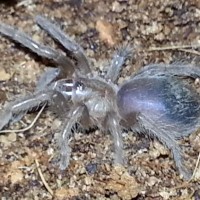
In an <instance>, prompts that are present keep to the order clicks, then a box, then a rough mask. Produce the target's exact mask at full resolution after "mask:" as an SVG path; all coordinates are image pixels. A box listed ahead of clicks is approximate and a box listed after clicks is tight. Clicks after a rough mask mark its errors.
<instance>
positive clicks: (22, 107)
mask: <svg viewBox="0 0 200 200" xmlns="http://www.w3.org/2000/svg"><path fill="white" fill-rule="evenodd" d="M59 97H60V96H59ZM64 100H65V98H64V97H63V98H61V97H60V98H59V100H58V92H57V91H53V90H51V91H47V92H44V91H42V92H38V93H35V94H33V95H31V96H29V97H24V98H21V99H19V100H17V101H14V102H10V103H8V105H7V106H6V107H5V108H4V110H3V111H1V113H0V130H1V129H2V128H3V127H5V126H6V125H7V124H9V123H10V122H13V121H15V122H16V121H18V120H20V119H21V118H22V117H23V116H24V114H26V113H27V112H28V111H31V110H32V109H35V108H36V109H37V108H38V107H40V106H42V105H44V104H45V103H48V104H50V105H51V104H52V103H55V104H56V105H57V107H59V106H62V107H63V109H62V110H63V112H64V111H65V108H66V109H67V107H66V106H63V104H64V103H65V102H66V101H64ZM63 101H64V102H63ZM58 114H60V113H58Z"/></svg>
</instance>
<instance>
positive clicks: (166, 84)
mask: <svg viewBox="0 0 200 200" xmlns="http://www.w3.org/2000/svg"><path fill="white" fill-rule="evenodd" d="M191 89H192V88H189V87H187V86H186V85H185V84H183V82H181V81H180V80H178V81H177V80H175V79H173V78H169V77H155V78H140V79H132V80H130V81H129V82H127V83H125V84H124V85H122V86H121V88H120V89H119V91H118V94H117V106H118V111H119V114H120V116H121V118H122V119H123V120H125V121H126V123H127V124H128V125H130V126H132V125H134V123H135V122H136V116H137V114H143V115H145V116H147V117H148V118H149V119H151V120H153V121H154V122H156V121H157V120H158V119H159V120H161V121H162V122H164V123H165V124H169V125H170V124H172V123H173V124H177V128H178V126H179V128H180V129H183V130H184V126H193V125H194V124H195V123H196V119H197V118H198V117H199V112H200V109H199V100H198V99H199V97H198V96H196V95H195V93H194V91H192V90H191Z"/></svg>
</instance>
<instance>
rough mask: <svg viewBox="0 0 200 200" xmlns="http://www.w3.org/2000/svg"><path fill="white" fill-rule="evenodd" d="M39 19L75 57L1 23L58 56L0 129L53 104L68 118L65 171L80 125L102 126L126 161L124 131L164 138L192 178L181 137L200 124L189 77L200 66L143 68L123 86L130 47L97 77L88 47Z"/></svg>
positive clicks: (44, 53)
mask: <svg viewBox="0 0 200 200" xmlns="http://www.w3.org/2000/svg"><path fill="white" fill-rule="evenodd" d="M36 23H37V24H38V25H39V26H40V27H41V28H42V29H44V30H45V31H46V32H48V34H49V35H50V36H51V37H52V38H54V39H55V40H56V41H58V42H59V43H60V44H61V45H62V46H63V47H64V48H65V49H66V50H67V51H69V52H71V54H72V55H73V58H74V60H75V61H74V60H72V59H70V58H68V57H67V56H66V55H65V54H64V53H59V52H57V51H55V50H54V49H52V48H50V47H47V46H44V45H42V44H38V43H37V42H35V41H33V40H32V39H31V38H30V37H29V36H27V35H26V34H25V33H23V32H21V31H19V30H17V29H16V28H13V27H11V26H8V25H5V24H0V33H1V34H2V35H4V36H7V37H9V38H11V39H12V40H14V41H16V42H18V43H20V44H22V45H23V46H25V47H27V48H29V49H30V50H31V51H33V52H34V53H36V54H38V55H39V56H41V57H45V58H47V59H50V60H53V62H54V63H55V64H56V65H57V66H58V68H50V69H48V71H47V72H45V73H44V74H43V75H42V77H41V78H40V80H39V82H38V83H37V87H36V90H35V92H34V93H33V94H32V95H30V96H28V97H24V98H21V99H18V100H16V101H14V102H11V103H9V104H8V105H7V106H6V107H5V109H4V110H3V111H1V113H0V130H1V129H3V128H4V127H5V126H6V125H8V124H9V123H10V122H13V121H14V122H15V121H19V120H20V119H21V118H22V117H23V116H24V115H25V114H26V113H27V112H28V111H30V110H32V109H34V108H38V107H39V106H42V105H44V104H47V105H48V106H49V107H50V108H51V109H52V110H53V111H54V112H55V113H56V114H57V115H58V116H59V117H61V118H62V120H63V129H62V131H61V134H60V141H59V147H60V169H66V167H67V166H68V164H69V159H70V154H71V149H70V147H69V145H68V141H69V137H70V135H71V133H72V128H73V126H74V125H75V123H77V122H78V123H80V124H81V125H83V127H85V128H87V127H88V126H91V125H97V126H98V127H99V128H100V129H101V130H108V131H109V132H110V133H111V134H112V136H113V139H114V146H115V162H116V163H120V164H123V143H122V134H121V133H122V129H132V130H133V131H135V132H137V133H144V134H149V135H150V136H152V137H154V138H155V137H156V138H158V139H159V140H160V141H161V142H162V143H163V144H165V145H166V146H167V147H168V148H169V149H170V150H171V151H172V153H173V156H174V159H175V163H176V166H177V168H178V169H179V171H180V173H181V174H182V175H183V176H184V177H185V178H188V177H189V172H188V170H187V169H186V168H185V166H184V164H183V161H182V155H181V149H180V147H179V145H178V143H177V139H179V138H181V137H183V136H187V135H189V134H190V133H192V132H194V131H196V130H197V128H199V122H198V121H199V116H200V109H199V105H200V102H199V95H198V94H197V92H196V91H195V90H194V89H193V87H192V86H191V85H189V82H188V81H187V79H185V80H183V77H184V78H191V79H195V78H197V77H200V70H199V69H198V68H197V67H192V66H189V65H183V64H172V65H164V64H154V65H148V66H146V67H144V68H143V69H141V70H140V71H139V72H138V73H137V74H135V75H133V76H132V77H131V79H130V80H129V81H127V82H125V83H124V84H123V85H122V86H117V84H116V81H117V78H118V75H119V72H120V70H121V68H122V66H123V64H124V62H125V60H126V59H127V58H128V57H129V56H130V54H131V48H130V47H128V46H127V47H124V48H121V49H120V50H118V51H117V52H116V53H115V54H114V56H113V59H112V62H111V66H110V69H109V70H108V72H107V74H106V75H105V78H100V77H99V76H95V75H94V73H93V72H92V71H91V69H90V65H89V62H88V59H87V57H86V56H85V55H84V52H83V49H82V48H81V47H80V46H79V45H78V44H76V43H75V42H74V41H73V40H72V39H70V38H69V37H68V36H67V35H65V34H64V33H63V32H62V31H61V30H60V29H59V28H58V27H56V26H55V25H54V24H53V23H51V22H50V21H49V20H47V19H46V18H44V17H42V16H37V17H36Z"/></svg>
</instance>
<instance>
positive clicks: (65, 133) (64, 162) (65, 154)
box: [59, 105, 87, 170]
mask: <svg viewBox="0 0 200 200" xmlns="http://www.w3.org/2000/svg"><path fill="white" fill-rule="evenodd" d="M85 111H87V108H86V106H85V105H80V106H78V107H74V108H72V109H71V111H70V112H69V114H68V115H67V118H66V119H65V121H64V124H63V130H62V132H61V135H60V138H59V147H60V169H61V170H65V169H66V168H67V166H68V165H69V160H70V155H71V148H70V147H69V144H68V143H69V138H70V136H71V133H72V128H73V126H74V125H75V123H77V122H79V120H80V119H81V117H82V115H83V114H84V112H85Z"/></svg>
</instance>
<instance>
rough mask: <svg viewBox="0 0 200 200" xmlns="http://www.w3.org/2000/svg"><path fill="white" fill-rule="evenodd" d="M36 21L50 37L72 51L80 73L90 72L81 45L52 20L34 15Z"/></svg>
mask: <svg viewBox="0 0 200 200" xmlns="http://www.w3.org/2000/svg"><path fill="white" fill-rule="evenodd" d="M35 20H36V23H37V24H38V25H39V26H40V27H41V28H42V29H44V30H45V31H46V32H48V34H49V35H51V37H52V38H54V39H56V40H57V41H58V42H59V43H60V44H62V46H63V47H64V48H65V49H67V50H68V51H70V52H72V53H73V55H74V56H75V58H76V59H77V62H78V64H77V66H76V67H77V68H78V70H79V71H80V72H81V74H84V75H85V74H88V73H90V72H91V70H90V66H89V63H88V60H87V57H86V56H85V54H84V51H83V49H82V47H80V46H79V45H78V44H77V43H76V42H75V41H73V40H72V39H71V38H70V37H69V36H67V35H66V34H65V33H64V32H63V31H62V30H61V29H60V28H59V27H57V26H55V25H54V24H53V23H52V22H50V21H49V20H48V19H46V18H44V17H42V16H36V18H35Z"/></svg>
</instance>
